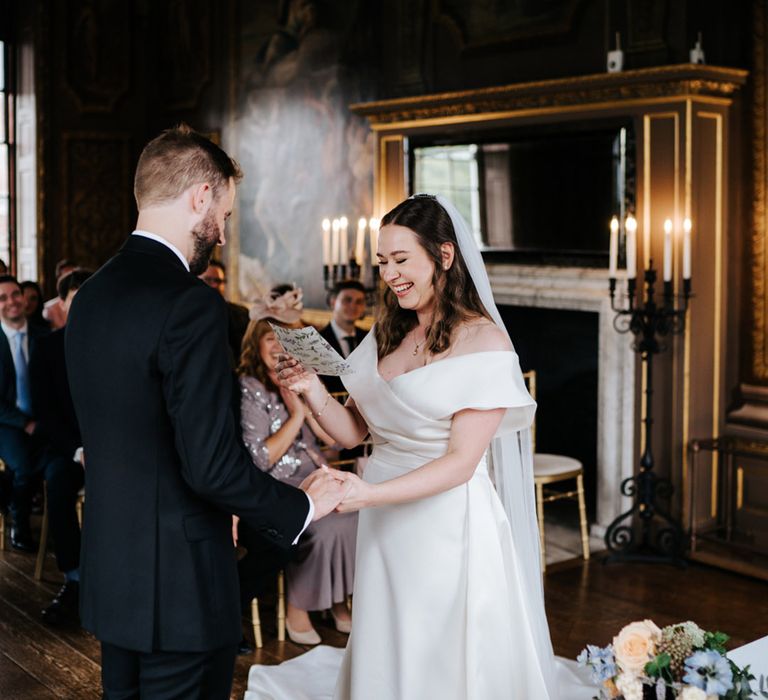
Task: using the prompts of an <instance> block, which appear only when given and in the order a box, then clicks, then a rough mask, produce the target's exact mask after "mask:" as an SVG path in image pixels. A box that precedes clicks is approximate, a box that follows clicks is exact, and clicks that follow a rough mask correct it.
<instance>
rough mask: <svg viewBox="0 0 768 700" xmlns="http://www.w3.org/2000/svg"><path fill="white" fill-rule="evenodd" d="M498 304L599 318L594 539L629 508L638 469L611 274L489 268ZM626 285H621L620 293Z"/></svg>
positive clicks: (627, 350)
mask: <svg viewBox="0 0 768 700" xmlns="http://www.w3.org/2000/svg"><path fill="white" fill-rule="evenodd" d="M488 274H489V277H490V280H491V286H492V287H493V293H494V297H495V298H496V303H497V304H505V305H511V306H521V307H527V308H546V309H562V310H569V311H589V312H593V313H597V314H598V319H599V320H598V336H599V337H598V386H597V395H598V406H597V465H596V466H597V470H596V471H597V512H596V521H595V523H594V524H593V525H592V532H593V534H594V535H598V536H602V535H603V534H604V533H605V529H606V528H607V526H608V525H609V524H610V523H611V521H612V520H613V519H614V518H615V517H616V516H617V515H619V513H621V512H622V511H623V510H625V509H626V508H628V507H629V505H630V501H629V499H628V498H626V497H623V496H621V492H620V486H621V482H622V480H623V479H625V478H627V477H629V476H632V474H633V473H634V466H635V461H636V459H635V454H636V450H635V447H634V437H635V366H636V365H635V363H636V357H635V353H634V352H633V351H632V349H631V347H630V343H631V337H629V336H628V335H623V334H620V333H617V332H616V330H615V329H614V328H613V319H614V316H615V314H614V312H613V311H612V310H611V304H610V298H609V296H608V271H607V270H600V269H591V268H583V267H554V266H539V265H536V266H534V265H512V264H489V265H488ZM621 286H622V281H620V282H619V287H620V289H621Z"/></svg>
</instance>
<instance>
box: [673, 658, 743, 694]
mask: <svg viewBox="0 0 768 700" xmlns="http://www.w3.org/2000/svg"><path fill="white" fill-rule="evenodd" d="M685 671H686V673H685V676H684V677H683V683H688V684H689V685H694V686H696V687H697V688H701V690H703V691H704V692H705V693H706V694H707V695H725V694H726V693H727V692H728V691H729V690H730V689H731V688H733V674H732V673H731V665H730V664H729V663H728V659H726V658H725V657H724V656H721V655H720V654H719V653H718V652H716V651H712V650H707V651H696V652H694V653H693V654H691V655H690V656H689V657H688V658H687V659H686V660H685Z"/></svg>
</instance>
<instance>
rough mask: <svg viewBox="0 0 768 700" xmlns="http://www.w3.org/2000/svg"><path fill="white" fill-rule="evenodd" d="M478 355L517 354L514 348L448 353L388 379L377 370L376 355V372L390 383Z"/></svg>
mask: <svg viewBox="0 0 768 700" xmlns="http://www.w3.org/2000/svg"><path fill="white" fill-rule="evenodd" d="M478 355H517V353H515V351H514V350H480V351H478V352H465V353H464V354H462V355H450V356H448V357H443V358H442V359H440V360H435V361H434V362H429V363H428V364H426V365H422V366H421V367H416V368H415V369H410V370H408V371H407V372H401V373H400V374H396V375H395V376H394V377H391V378H390V379H384V377H383V376H382V374H381V372H379V358H378V356H376V374H378V375H379V377H380V378H381V380H382V381H383V382H386V383H387V384H391V383H392V382H394V381H395V380H396V379H399V378H400V377H405V376H406V375H409V374H414V373H415V372H420V371H421V370H423V369H428V368H429V367H434V366H435V365H439V364H442V363H443V362H450V361H451V360H461V359H464V358H467V357H477V356H478Z"/></svg>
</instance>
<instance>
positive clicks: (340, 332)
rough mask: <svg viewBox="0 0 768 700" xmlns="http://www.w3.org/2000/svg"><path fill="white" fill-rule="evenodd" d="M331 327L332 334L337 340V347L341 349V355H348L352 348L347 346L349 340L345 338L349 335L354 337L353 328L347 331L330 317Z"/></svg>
mask: <svg viewBox="0 0 768 700" xmlns="http://www.w3.org/2000/svg"><path fill="white" fill-rule="evenodd" d="M331 329H332V330H333V334H334V335H335V336H336V340H338V341H339V347H340V348H341V350H342V355H344V357H349V355H350V354H351V352H352V348H350V347H349V342H348V341H347V338H348V337H349V336H352V337H355V336H356V335H357V334H356V332H355V331H354V330H353V331H352V332H351V333H347V332H346V331H345V330H344V329H343V328H342V327H341V326H340V325H339V324H338V323H336V321H334V320H333V319H331Z"/></svg>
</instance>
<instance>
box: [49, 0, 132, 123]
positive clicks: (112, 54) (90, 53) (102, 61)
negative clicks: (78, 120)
mask: <svg viewBox="0 0 768 700" xmlns="http://www.w3.org/2000/svg"><path fill="white" fill-rule="evenodd" d="M131 7H132V5H131V3H127V2H109V0H69V1H68V2H67V19H66V21H67V29H66V33H65V41H66V46H65V49H64V57H65V63H66V70H65V71H64V80H65V83H66V87H67V89H68V90H69V91H70V92H71V93H72V95H73V97H74V98H75V101H76V103H77V106H78V108H79V109H80V111H81V112H111V111H112V110H113V109H114V107H115V104H116V103H117V101H118V100H119V99H120V98H121V97H122V96H123V95H125V94H126V93H127V92H128V89H129V86H130V80H131V48H132V31H131V29H132V13H131ZM114 27H120V31H118V32H115V31H113V28H114Z"/></svg>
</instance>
